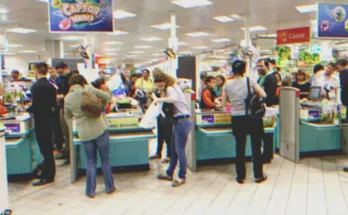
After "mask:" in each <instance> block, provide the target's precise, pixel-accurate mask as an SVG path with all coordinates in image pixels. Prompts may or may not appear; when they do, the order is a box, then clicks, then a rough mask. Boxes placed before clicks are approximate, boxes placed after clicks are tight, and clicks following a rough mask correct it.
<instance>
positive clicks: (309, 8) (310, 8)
mask: <svg viewBox="0 0 348 215" xmlns="http://www.w3.org/2000/svg"><path fill="white" fill-rule="evenodd" d="M296 9H297V10H298V12H300V13H310V12H315V11H317V9H318V6H317V4H308V5H299V6H296Z"/></svg>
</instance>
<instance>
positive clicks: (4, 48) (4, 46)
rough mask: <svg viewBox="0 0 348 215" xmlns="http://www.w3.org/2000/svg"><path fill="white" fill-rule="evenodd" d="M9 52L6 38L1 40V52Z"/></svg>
mask: <svg viewBox="0 0 348 215" xmlns="http://www.w3.org/2000/svg"><path fill="white" fill-rule="evenodd" d="M7 51H8V41H7V40H6V38H5V37H1V38H0V52H7Z"/></svg>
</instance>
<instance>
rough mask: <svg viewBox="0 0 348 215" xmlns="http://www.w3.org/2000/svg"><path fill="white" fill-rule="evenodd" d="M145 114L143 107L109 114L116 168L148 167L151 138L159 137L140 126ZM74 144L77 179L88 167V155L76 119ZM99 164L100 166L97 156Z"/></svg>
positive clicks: (147, 168)
mask: <svg viewBox="0 0 348 215" xmlns="http://www.w3.org/2000/svg"><path fill="white" fill-rule="evenodd" d="M142 116H143V111H142V110H141V108H140V107H135V108H130V109H120V110H119V111H118V112H117V113H109V114H106V118H107V120H108V121H109V124H110V165H111V167H112V168H113V170H114V171H121V172H125V171H139V170H149V169H150V166H149V158H148V157H149V147H148V142H149V140H150V139H153V138H155V137H156V135H155V134H154V132H153V131H152V129H144V128H141V127H139V122H140V119H141V117H142ZM73 136H74V138H73V147H74V149H73V150H72V151H73V152H75V155H74V156H73V158H74V159H73V162H74V161H75V162H76V167H77V168H76V171H77V173H76V178H75V180H77V178H78V177H79V176H80V175H84V173H85V170H86V155H85V152H84V149H83V146H82V145H81V141H80V139H79V138H78V134H77V132H76V126H75V123H74V122H73ZM97 167H98V168H101V163H100V158H99V155H98V163H97Z"/></svg>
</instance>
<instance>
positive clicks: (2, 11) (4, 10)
mask: <svg viewBox="0 0 348 215" xmlns="http://www.w3.org/2000/svg"><path fill="white" fill-rule="evenodd" d="M9 12H10V11H9V10H7V9H5V8H0V14H4V13H9Z"/></svg>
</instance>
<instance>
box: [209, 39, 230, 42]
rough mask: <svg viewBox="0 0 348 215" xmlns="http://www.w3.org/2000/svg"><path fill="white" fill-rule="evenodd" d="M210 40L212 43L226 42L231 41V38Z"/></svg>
mask: <svg viewBox="0 0 348 215" xmlns="http://www.w3.org/2000/svg"><path fill="white" fill-rule="evenodd" d="M211 41H212V42H214V43H227V42H231V40H230V39H228V38H220V39H212V40H211Z"/></svg>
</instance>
